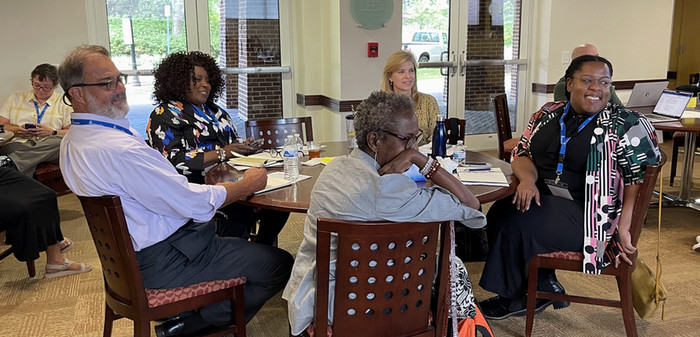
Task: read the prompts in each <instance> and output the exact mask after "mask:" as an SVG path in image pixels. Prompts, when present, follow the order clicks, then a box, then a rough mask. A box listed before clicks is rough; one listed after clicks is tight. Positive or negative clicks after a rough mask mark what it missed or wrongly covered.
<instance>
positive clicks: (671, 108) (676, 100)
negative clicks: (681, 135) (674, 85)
mask: <svg viewBox="0 0 700 337" xmlns="http://www.w3.org/2000/svg"><path fill="white" fill-rule="evenodd" d="M691 97H693V94H691V93H689V92H684V91H673V90H664V91H663V92H662V93H661V97H659V101H658V102H657V103H656V106H655V107H654V110H653V111H652V113H651V114H647V115H646V118H647V119H648V120H649V121H650V122H652V123H658V122H671V121H676V120H678V119H679V118H681V116H683V111H685V108H686V107H687V105H688V102H689V101H690V98H691Z"/></svg>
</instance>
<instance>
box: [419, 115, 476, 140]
mask: <svg viewBox="0 0 700 337" xmlns="http://www.w3.org/2000/svg"><path fill="white" fill-rule="evenodd" d="M466 125H467V121H466V120H465V119H459V118H448V119H446V120H445V130H447V144H453V145H454V144H457V141H458V140H461V141H464V131H465V128H466ZM424 132H430V130H424Z"/></svg>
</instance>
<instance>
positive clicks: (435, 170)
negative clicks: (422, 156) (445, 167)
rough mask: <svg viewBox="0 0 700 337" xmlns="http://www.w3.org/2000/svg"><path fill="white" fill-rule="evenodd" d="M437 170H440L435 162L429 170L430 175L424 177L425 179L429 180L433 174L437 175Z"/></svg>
mask: <svg viewBox="0 0 700 337" xmlns="http://www.w3.org/2000/svg"><path fill="white" fill-rule="evenodd" d="M439 169H440V163H439V162H438V161H437V160H436V161H435V165H434V166H433V167H432V169H431V170H430V173H428V175H426V176H425V179H431V178H432V177H433V176H434V175H435V173H437V171H438V170H439Z"/></svg>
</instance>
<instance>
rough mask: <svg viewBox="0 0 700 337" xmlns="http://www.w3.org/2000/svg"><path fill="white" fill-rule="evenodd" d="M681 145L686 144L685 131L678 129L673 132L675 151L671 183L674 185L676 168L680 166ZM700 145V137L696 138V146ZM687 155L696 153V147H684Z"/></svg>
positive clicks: (672, 160)
mask: <svg viewBox="0 0 700 337" xmlns="http://www.w3.org/2000/svg"><path fill="white" fill-rule="evenodd" d="M681 146H685V132H681V131H676V132H674V133H673V151H672V152H671V176H670V179H669V185H670V186H673V179H674V178H676V169H677V168H678V150H679V148H680V147H681ZM699 147H700V137H698V138H696V139H695V148H696V149H697V148H699ZM684 150H685V155H686V156H692V155H694V154H695V149H691V150H688V149H684Z"/></svg>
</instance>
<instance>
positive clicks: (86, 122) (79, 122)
mask: <svg viewBox="0 0 700 337" xmlns="http://www.w3.org/2000/svg"><path fill="white" fill-rule="evenodd" d="M70 122H71V123H72V124H76V125H91V124H95V125H102V126H106V127H108V128H112V129H117V130H119V131H121V132H124V133H126V134H129V135H130V136H133V135H134V134H133V133H132V132H131V130H129V129H127V128H125V127H123V126H121V125H117V124H112V123H107V122H102V121H96V120H94V119H71V120H70Z"/></svg>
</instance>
